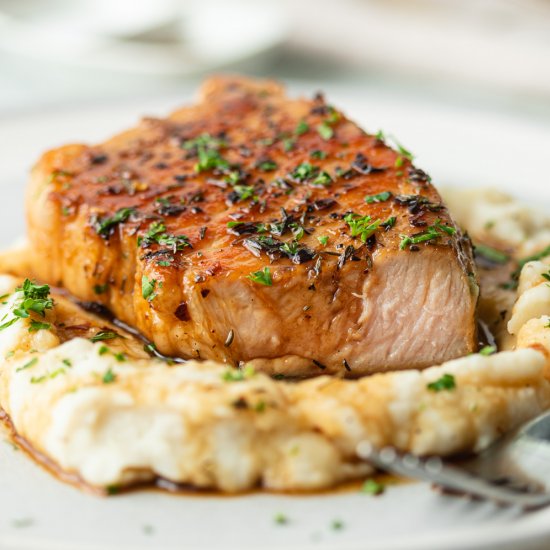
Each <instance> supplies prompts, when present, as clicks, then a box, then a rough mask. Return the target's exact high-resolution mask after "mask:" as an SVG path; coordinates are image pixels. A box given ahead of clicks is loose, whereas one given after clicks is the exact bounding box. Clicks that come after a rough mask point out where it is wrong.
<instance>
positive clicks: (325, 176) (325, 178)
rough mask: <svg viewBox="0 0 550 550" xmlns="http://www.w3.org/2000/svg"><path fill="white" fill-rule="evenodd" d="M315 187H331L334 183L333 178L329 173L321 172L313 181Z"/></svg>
mask: <svg viewBox="0 0 550 550" xmlns="http://www.w3.org/2000/svg"><path fill="white" fill-rule="evenodd" d="M311 183H312V184H313V185H330V184H331V183H332V178H331V177H330V174H329V173H328V172H324V171H323V172H319V174H317V176H315V178H314V179H313V180H312V181H311Z"/></svg>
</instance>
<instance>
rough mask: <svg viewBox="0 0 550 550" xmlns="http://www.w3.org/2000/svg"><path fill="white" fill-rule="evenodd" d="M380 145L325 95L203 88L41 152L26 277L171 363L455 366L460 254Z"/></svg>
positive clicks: (431, 203)
mask: <svg viewBox="0 0 550 550" xmlns="http://www.w3.org/2000/svg"><path fill="white" fill-rule="evenodd" d="M386 141H389V140H386V139H385V138H384V136H382V135H377V136H373V135H368V134H367V133H365V132H364V131H363V130H361V129H360V128H359V127H358V126H356V125H355V124H354V123H353V122H351V121H349V120H348V119H347V118H346V117H345V116H344V115H343V114H342V113H341V112H340V111H339V110H337V109H336V108H334V107H332V106H331V105H329V104H327V103H326V102H325V100H324V98H323V97H322V96H319V95H318V96H316V97H314V98H313V99H312V100H309V99H296V100H294V99H289V98H287V97H286V96H285V95H284V92H283V89H282V88H281V87H280V86H279V85H278V84H277V83H274V82H271V81H254V80H249V79H244V78H238V77H217V78H212V79H210V80H208V81H207V82H206V83H205V84H204V86H203V88H202V92H201V96H200V100H199V102H198V103H197V104H195V105H193V106H191V107H186V108H183V109H181V110H179V111H176V112H175V113H173V114H172V115H170V116H169V117H168V118H166V119H151V118H148V119H144V120H143V121H142V122H141V123H140V124H139V125H138V126H137V127H136V128H134V129H132V130H129V131H127V132H125V133H123V134H120V135H118V136H116V137H114V138H112V139H111V140H109V141H107V142H105V143H103V144H100V145H96V146H88V145H80V144H76V145H68V146H65V147H62V148H59V149H55V150H52V151H49V152H47V153H46V154H44V155H43V157H42V158H41V159H40V160H39V162H38V163H37V165H36V166H35V168H34V170H33V173H32V179H31V184H30V186H29V188H28V193H27V215H28V226H29V237H30V241H31V243H32V247H33V253H32V258H31V262H32V264H33V269H34V271H35V273H36V275H37V276H38V277H40V278H41V279H43V280H44V281H47V282H49V283H51V284H55V285H59V286H62V287H65V288H66V289H67V290H68V291H69V292H71V293H72V294H74V295H75V296H76V297H77V298H79V299H80V300H84V301H87V302H92V301H93V302H99V303H100V304H102V305H104V306H106V307H107V308H108V309H109V310H111V311H112V313H113V314H114V315H116V316H117V317H118V318H119V319H121V320H122V321H124V322H126V323H128V324H129V325H131V326H133V327H135V328H137V329H138V330H139V331H141V332H142V333H143V334H144V335H145V336H146V337H147V338H149V339H150V340H151V341H152V342H154V344H155V345H156V347H157V349H158V350H159V351H160V352H162V353H164V354H167V355H174V356H180V357H184V358H202V359H216V360H221V361H225V362H228V363H231V364H239V363H240V362H252V363H253V364H254V366H255V367H256V368H257V369H259V370H263V371H265V372H268V373H270V374H274V375H284V376H306V375H314V374H321V373H324V374H327V373H337V374H340V375H342V376H347V377H355V376H360V375H364V374H369V373H373V372H380V371H385V370H393V369H403V368H423V367H426V366H429V365H432V364H435V363H440V362H443V361H445V360H448V359H451V358H455V357H458V356H461V355H464V354H466V353H468V352H471V351H473V350H474V348H475V345H476V330H475V308H476V301H477V284H476V281H475V275H474V270H473V265H472V261H471V251H470V247H469V243H468V242H467V241H466V240H465V239H464V238H463V237H462V236H461V234H460V232H459V230H458V229H457V228H456V226H455V224H454V223H453V220H452V219H451V217H450V215H449V213H448V211H447V209H446V207H445V206H444V205H443V204H442V201H441V197H440V196H439V194H438V193H437V191H436V190H435V188H434V187H433V186H432V184H431V182H430V178H429V177H428V176H427V175H426V174H425V173H424V172H423V171H422V170H419V169H417V168H415V167H414V166H413V164H412V163H411V158H412V157H411V155H410V153H409V152H408V151H406V150H405V149H403V148H402V147H401V146H399V145H396V149H397V150H394V149H392V148H390V147H389V146H388V145H387V144H386Z"/></svg>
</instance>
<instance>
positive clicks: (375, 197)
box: [365, 191, 392, 204]
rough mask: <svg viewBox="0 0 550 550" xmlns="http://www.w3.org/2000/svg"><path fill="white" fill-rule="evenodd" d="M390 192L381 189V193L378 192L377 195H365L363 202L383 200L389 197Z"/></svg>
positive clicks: (370, 202) (373, 202)
mask: <svg viewBox="0 0 550 550" xmlns="http://www.w3.org/2000/svg"><path fill="white" fill-rule="evenodd" d="M391 196H392V194H391V192H390V191H383V192H382V193H378V194H377V195H367V196H366V197H365V202H366V203H367V204H375V203H378V202H385V201H387V200H388V199H389V198H391Z"/></svg>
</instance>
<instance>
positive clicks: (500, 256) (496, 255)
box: [474, 244, 510, 264]
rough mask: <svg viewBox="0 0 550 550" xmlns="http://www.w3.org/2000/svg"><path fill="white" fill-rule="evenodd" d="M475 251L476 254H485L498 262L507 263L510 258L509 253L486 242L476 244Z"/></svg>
mask: <svg viewBox="0 0 550 550" xmlns="http://www.w3.org/2000/svg"><path fill="white" fill-rule="evenodd" d="M474 252H475V253H476V255H480V256H483V257H484V258H485V259H487V260H489V261H491V262H494V263H496V264H505V263H506V262H508V260H509V259H510V256H508V254H506V253H504V252H501V251H500V250H496V249H495V248H491V247H490V246H486V245H484V244H476V245H474Z"/></svg>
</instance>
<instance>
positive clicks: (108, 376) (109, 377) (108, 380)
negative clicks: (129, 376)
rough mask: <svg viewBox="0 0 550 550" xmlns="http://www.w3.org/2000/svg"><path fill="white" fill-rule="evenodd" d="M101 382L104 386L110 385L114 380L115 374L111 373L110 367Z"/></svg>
mask: <svg viewBox="0 0 550 550" xmlns="http://www.w3.org/2000/svg"><path fill="white" fill-rule="evenodd" d="M101 380H102V382H103V383H104V384H111V383H113V382H114V381H115V380H116V374H115V373H114V372H113V369H112V368H111V367H109V368H108V369H107V370H106V371H105V373H104V374H103V377H102V378H101Z"/></svg>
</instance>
